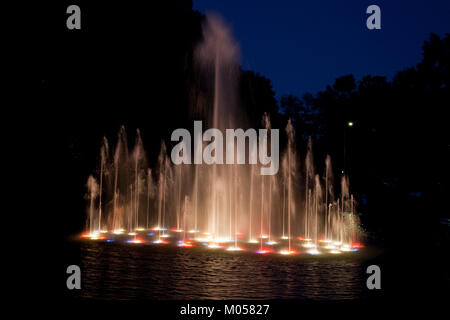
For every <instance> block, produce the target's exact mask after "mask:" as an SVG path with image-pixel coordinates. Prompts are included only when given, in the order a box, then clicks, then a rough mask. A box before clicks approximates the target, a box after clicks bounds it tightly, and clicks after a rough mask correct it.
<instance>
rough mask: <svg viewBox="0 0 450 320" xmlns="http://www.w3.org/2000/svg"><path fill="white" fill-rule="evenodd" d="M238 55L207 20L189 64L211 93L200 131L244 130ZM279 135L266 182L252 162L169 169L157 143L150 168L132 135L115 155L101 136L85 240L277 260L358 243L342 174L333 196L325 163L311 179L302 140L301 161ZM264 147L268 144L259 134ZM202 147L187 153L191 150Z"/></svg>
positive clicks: (223, 31) (224, 32)
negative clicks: (247, 253)
mask: <svg viewBox="0 0 450 320" xmlns="http://www.w3.org/2000/svg"><path fill="white" fill-rule="evenodd" d="M239 56H240V53H239V46H238V45H237V43H236V42H235V41H234V40H233V37H232V35H231V32H230V29H229V28H228V27H227V26H226V25H225V24H224V23H223V21H222V20H221V19H220V18H218V17H216V16H209V17H208V19H207V21H206V23H205V25H204V30H203V41H202V42H201V44H200V45H199V46H198V48H197V49H196V51H195V59H196V63H197V64H198V66H199V71H200V76H201V77H202V78H203V79H204V81H205V83H206V84H207V85H206V86H207V90H209V92H211V93H212V94H210V96H211V99H210V101H209V103H207V105H208V107H207V108H204V107H202V108H199V109H202V112H201V114H202V117H203V120H204V123H206V124H207V126H208V127H211V128H217V129H219V130H222V131H223V132H225V129H230V128H241V127H244V126H245V125H246V124H245V123H244V121H243V119H244V118H245V117H243V116H242V114H244V113H245V108H244V107H242V106H241V105H240V102H239V101H238V98H237V84H238V81H239ZM208 86H209V87H208ZM261 117H262V121H261V127H262V128H265V129H267V130H268V132H269V133H270V131H271V123H270V117H269V115H267V114H264V115H261ZM285 133H286V136H287V146H286V147H285V150H284V151H283V152H282V153H281V155H282V161H281V167H280V170H279V172H278V174H276V175H273V176H265V175H260V174H259V172H260V169H261V167H263V165H261V164H232V165H229V164H212V165H207V164H190V165H185V164H180V165H174V164H173V163H172V162H171V160H170V158H169V156H168V151H167V149H166V145H165V143H164V142H162V143H161V146H160V154H159V157H158V160H157V164H156V167H155V168H149V166H148V164H147V163H148V162H147V159H146V152H145V150H144V148H143V143H142V139H141V135H140V131H139V130H137V132H136V138H135V143H134V145H133V147H132V149H131V151H130V150H129V149H128V142H127V141H128V139H127V134H126V131H125V128H124V127H121V128H120V130H119V133H118V137H117V142H116V144H115V146H114V148H113V149H112V150H114V154H110V152H109V150H110V145H109V143H108V141H107V140H106V138H105V139H104V140H103V142H102V146H101V151H100V164H99V171H98V172H97V173H96V175H95V177H94V176H93V175H92V176H89V179H88V183H87V188H88V192H87V199H88V209H87V211H88V214H87V220H88V221H87V231H86V234H85V237H90V238H93V239H103V238H105V239H119V238H120V237H122V236H121V235H123V237H124V239H125V240H126V241H130V242H134V243H141V242H149V243H155V244H163V243H167V242H170V240H171V239H175V240H176V241H175V243H178V245H180V246H183V247H191V246H194V245H195V244H197V243H202V244H205V246H208V247H210V248H219V247H226V248H227V249H228V250H230V251H240V250H244V249H248V248H254V249H255V250H256V251H257V252H259V253H268V252H272V251H279V252H280V253H282V254H292V253H297V252H300V251H307V252H309V253H311V254H317V253H321V252H330V253H338V252H341V251H346V250H351V248H352V246H359V236H360V228H359V222H358V218H357V215H356V213H355V207H356V206H355V201H354V199H353V196H352V195H351V194H350V192H349V182H348V178H347V177H345V176H343V177H342V178H341V184H340V188H339V189H340V194H339V195H338V194H335V191H334V190H335V188H334V184H335V183H334V179H333V170H332V166H331V159H330V157H327V158H326V159H325V172H323V173H322V176H321V175H319V174H318V173H317V172H316V171H315V168H314V162H313V149H312V142H311V140H309V141H308V148H307V154H306V156H305V157H304V158H303V159H302V158H301V157H300V156H299V154H297V152H296V146H295V131H294V128H293V126H292V124H291V122H290V121H289V122H288V123H287V125H286V128H285ZM194 139H195V137H194ZM264 144H265V145H267V144H270V139H267V137H266V138H265V140H264ZM201 147H203V146H202V145H200V146H197V148H194V150H193V154H194V155H195V154H196V153H198V152H201V150H199V149H200V148H201ZM234 151H235V152H234V156H235V157H236V156H237V152H236V149H235V150H234ZM255 152H261V150H260V148H258V150H257V149H256V148H253V149H250V150H249V152H248V153H249V154H248V156H249V157H250V155H251V154H250V153H255ZM225 153H226V151H225ZM235 163H236V161H235ZM130 236H131V238H130Z"/></svg>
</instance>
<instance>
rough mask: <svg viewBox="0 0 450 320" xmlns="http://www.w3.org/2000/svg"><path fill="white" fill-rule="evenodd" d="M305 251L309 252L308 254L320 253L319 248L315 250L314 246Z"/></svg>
mask: <svg viewBox="0 0 450 320" xmlns="http://www.w3.org/2000/svg"><path fill="white" fill-rule="evenodd" d="M306 252H307V253H309V254H312V255H317V254H320V252H319V250H317V249H316V248H313V249H309V250H308V251H306Z"/></svg>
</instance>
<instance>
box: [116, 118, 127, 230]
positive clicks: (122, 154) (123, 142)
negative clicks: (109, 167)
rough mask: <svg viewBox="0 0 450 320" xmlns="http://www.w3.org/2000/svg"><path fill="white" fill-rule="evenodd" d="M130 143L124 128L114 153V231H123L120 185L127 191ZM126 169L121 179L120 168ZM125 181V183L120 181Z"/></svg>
mask: <svg viewBox="0 0 450 320" xmlns="http://www.w3.org/2000/svg"><path fill="white" fill-rule="evenodd" d="M127 166H128V142H127V135H126V132H125V127H124V126H122V127H121V128H120V131H119V133H118V136H117V144H116V150H115V152H114V191H113V192H114V199H113V210H114V211H113V214H114V216H113V229H115V230H116V229H117V230H119V229H121V228H122V224H123V218H124V217H123V213H124V211H125V208H121V207H119V206H120V204H119V193H120V188H119V184H120V183H122V184H123V185H124V188H123V190H127V187H126V186H127V184H128V181H127V178H128V167H127ZM121 167H123V168H125V170H124V172H123V173H122V175H123V177H122V179H120V177H119V175H120V174H121V172H120V170H119V169H120V168H121ZM119 179H120V180H124V181H119Z"/></svg>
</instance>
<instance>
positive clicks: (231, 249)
mask: <svg viewBox="0 0 450 320" xmlns="http://www.w3.org/2000/svg"><path fill="white" fill-rule="evenodd" d="M243 250H244V249H243V248H240V247H228V248H227V251H243Z"/></svg>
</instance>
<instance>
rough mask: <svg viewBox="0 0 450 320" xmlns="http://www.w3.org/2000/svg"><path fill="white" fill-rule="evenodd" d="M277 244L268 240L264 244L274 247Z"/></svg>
mask: <svg viewBox="0 0 450 320" xmlns="http://www.w3.org/2000/svg"><path fill="white" fill-rule="evenodd" d="M277 243H278V242H276V241H273V240H270V241H267V242H266V244H267V245H268V246H273V245H276V244H277Z"/></svg>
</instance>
